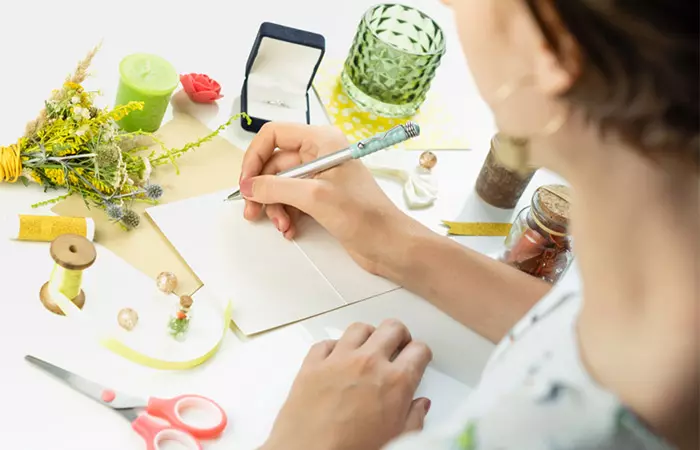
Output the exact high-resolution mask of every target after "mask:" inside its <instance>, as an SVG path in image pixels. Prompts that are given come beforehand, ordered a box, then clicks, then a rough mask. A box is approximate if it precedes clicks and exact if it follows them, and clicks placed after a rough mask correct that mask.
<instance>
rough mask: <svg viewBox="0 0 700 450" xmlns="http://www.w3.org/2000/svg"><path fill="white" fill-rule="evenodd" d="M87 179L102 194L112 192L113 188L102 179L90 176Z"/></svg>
mask: <svg viewBox="0 0 700 450" xmlns="http://www.w3.org/2000/svg"><path fill="white" fill-rule="evenodd" d="M88 181H89V182H90V183H92V185H93V186H95V188H96V189H98V190H99V191H100V192H102V193H103V194H112V193H113V192H114V188H113V187H112V186H110V185H108V184H107V183H105V182H104V181H102V180H98V179H97V178H94V177H91V178H88Z"/></svg>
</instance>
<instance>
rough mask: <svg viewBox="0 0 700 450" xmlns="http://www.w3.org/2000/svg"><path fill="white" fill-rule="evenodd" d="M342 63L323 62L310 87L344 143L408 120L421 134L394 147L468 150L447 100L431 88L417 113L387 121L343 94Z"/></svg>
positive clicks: (461, 128)
mask: <svg viewBox="0 0 700 450" xmlns="http://www.w3.org/2000/svg"><path fill="white" fill-rule="evenodd" d="M343 63H344V61H343V60H325V61H324V62H323V64H322V65H321V67H320V68H319V70H318V73H317V74H316V79H315V81H314V87H315V88H316V91H317V92H318V95H319V97H320V98H321V101H322V102H323V106H324V107H325V109H326V112H327V113H328V117H329V118H330V120H331V122H332V123H333V125H335V126H337V127H339V128H340V129H341V130H343V132H344V133H345V135H346V136H347V138H348V140H350V141H351V142H356V141H358V140H361V139H367V138H369V137H372V136H374V135H375V134H377V133H381V132H383V131H386V130H388V129H390V128H392V127H394V126H396V125H398V124H402V123H405V122H406V121H408V120H412V121H414V122H416V123H417V124H418V125H420V127H421V135H420V136H419V137H417V138H415V139H410V140H408V141H406V142H404V143H403V144H399V145H397V146H396V148H404V149H421V150H423V149H434V150H440V149H468V148H469V142H468V140H467V138H466V136H464V134H465V131H464V126H463V124H460V122H459V121H458V118H456V117H451V116H450V114H448V113H447V111H448V108H447V107H446V105H447V103H448V102H449V100H448V99H446V98H443V97H442V96H441V95H440V93H438V92H437V91H436V90H435V89H433V90H431V91H430V92H429V93H428V97H427V99H426V100H425V102H424V103H423V105H422V106H421V108H420V110H419V111H418V112H417V113H416V114H415V115H413V116H412V117H406V118H398V119H390V118H386V117H380V116H377V115H375V114H372V113H370V112H365V111H362V110H360V109H359V107H358V106H357V105H356V104H355V103H354V102H353V101H352V100H351V99H350V98H349V97H348V96H347V95H345V93H344V92H343V87H342V86H341V84H340V73H341V71H342V68H343Z"/></svg>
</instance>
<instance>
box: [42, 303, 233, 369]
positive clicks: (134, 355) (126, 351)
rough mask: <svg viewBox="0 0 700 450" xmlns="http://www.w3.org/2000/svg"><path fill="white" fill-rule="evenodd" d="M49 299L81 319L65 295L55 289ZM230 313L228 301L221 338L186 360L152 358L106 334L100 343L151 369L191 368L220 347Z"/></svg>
mask: <svg viewBox="0 0 700 450" xmlns="http://www.w3.org/2000/svg"><path fill="white" fill-rule="evenodd" d="M51 299H52V300H53V301H54V302H56V305H58V307H59V308H60V309H61V311H63V313H64V314H65V315H66V317H72V318H81V319H83V318H84V317H83V316H80V314H81V313H82V311H81V310H80V309H79V308H78V307H77V306H75V304H73V302H71V301H70V300H69V299H68V297H66V296H65V295H63V294H61V293H60V292H58V291H57V290H55V291H52V292H51ZM231 313H232V305H231V302H229V303H228V305H227V306H226V310H225V311H224V323H223V329H222V332H221V339H219V340H218V341H217V342H216V344H214V346H213V347H212V348H211V349H210V350H208V351H207V352H205V353H204V354H203V355H200V356H198V357H196V358H193V359H190V360H187V361H169V360H165V359H159V358H154V357H152V356H148V355H146V354H144V353H141V352H139V351H137V350H134V349H133V348H131V347H129V346H128V345H126V344H124V343H123V342H122V341H120V340H119V339H116V338H114V337H111V336H106V337H102V338H100V344H102V346H104V347H105V348H106V349H108V350H110V351H111V352H113V353H116V354H117V355H119V356H121V357H123V358H126V359H128V360H129V361H131V362H134V363H136V364H140V365H142V366H146V367H151V368H153V369H159V370H186V369H192V368H194V367H197V366H199V365H200V364H202V363H204V362H205V361H207V360H208V359H209V358H211V357H212V356H214V355H215V354H216V352H217V351H218V350H219V347H221V343H222V342H223V340H224V337H226V330H227V329H228V327H229V324H230V322H231Z"/></svg>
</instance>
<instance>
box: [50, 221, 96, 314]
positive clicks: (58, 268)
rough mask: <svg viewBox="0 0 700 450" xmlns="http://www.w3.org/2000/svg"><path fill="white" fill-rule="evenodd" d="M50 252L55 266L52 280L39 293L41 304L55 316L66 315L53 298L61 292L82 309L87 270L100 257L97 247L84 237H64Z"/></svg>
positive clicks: (54, 242) (55, 242)
mask: <svg viewBox="0 0 700 450" xmlns="http://www.w3.org/2000/svg"><path fill="white" fill-rule="evenodd" d="M50 253H51V258H53V260H54V261H55V264H54V267H53V271H52V272H51V278H49V281H47V282H46V283H44V285H43V286H42V287H41V291H40V292H39V298H40V299H41V303H43V304H44V306H45V307H46V309H48V310H49V311H51V312H52V313H55V314H58V315H61V316H62V315H64V314H63V311H61V308H59V307H58V305H57V304H56V302H54V300H53V299H52V298H51V293H52V292H60V293H62V294H63V295H65V296H66V297H68V298H69V299H70V300H71V301H72V302H73V303H74V304H75V306H77V307H78V308H80V309H82V308H83V305H85V292H83V289H82V287H81V285H82V281H83V271H84V270H85V269H87V268H88V267H90V266H92V264H93V263H94V262H95V259H96V258H97V251H96V250H95V245H94V244H93V243H92V242H90V241H89V240H88V239H86V238H84V237H83V236H79V235H77V234H64V235H61V236H59V237H57V238H56V239H54V240H53V241H52V242H51V249H50Z"/></svg>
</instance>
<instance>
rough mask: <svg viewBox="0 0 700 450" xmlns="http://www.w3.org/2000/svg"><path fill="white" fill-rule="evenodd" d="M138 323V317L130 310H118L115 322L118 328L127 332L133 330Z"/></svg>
mask: <svg viewBox="0 0 700 450" xmlns="http://www.w3.org/2000/svg"><path fill="white" fill-rule="evenodd" d="M138 321H139V315H138V314H137V313H136V311H134V310H133V309H131V308H124V309H122V310H120V311H119V314H118V315H117V322H118V323H119V326H120V327H122V328H124V329H125V330H127V331H131V330H133V329H134V327H135V326H136V324H137V323H138Z"/></svg>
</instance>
